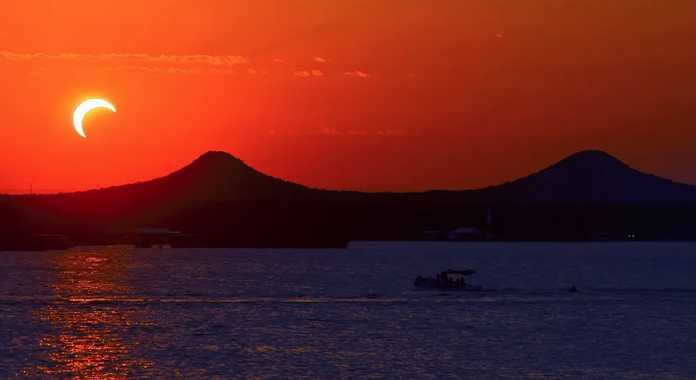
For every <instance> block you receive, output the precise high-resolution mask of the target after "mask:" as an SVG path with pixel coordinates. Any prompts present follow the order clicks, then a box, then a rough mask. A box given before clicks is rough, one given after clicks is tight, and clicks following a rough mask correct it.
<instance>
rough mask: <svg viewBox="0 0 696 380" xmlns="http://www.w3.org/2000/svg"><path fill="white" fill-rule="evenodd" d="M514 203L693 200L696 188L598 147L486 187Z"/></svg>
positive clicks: (500, 197) (501, 197)
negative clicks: (638, 167)
mask: <svg viewBox="0 0 696 380" xmlns="http://www.w3.org/2000/svg"><path fill="white" fill-rule="evenodd" d="M485 191H487V192H489V193H492V194H494V195H495V196H496V197H497V199H502V200H505V201H512V202H551V203H665V202H693V201H694V200H696V188H694V187H693V186H690V185H686V184H680V183H675V182H673V181H670V180H667V179H664V178H660V177H656V176H653V175H650V174H645V173H642V172H640V171H638V170H636V169H634V168H632V167H630V166H628V165H627V164H625V163H624V162H622V161H621V160H619V159H617V158H615V157H613V156H611V155H610V154H607V153H606V152H603V151H598V150H587V151H582V152H579V153H575V154H573V155H571V156H569V157H567V158H565V159H563V160H561V161H560V162H558V163H557V164H555V165H553V166H551V167H549V168H547V169H544V170H542V171H540V172H537V173H534V174H532V175H530V176H528V177H525V178H521V179H518V180H516V181H513V182H510V183H506V184H504V185H501V186H497V187H493V188H490V189H487V190H485Z"/></svg>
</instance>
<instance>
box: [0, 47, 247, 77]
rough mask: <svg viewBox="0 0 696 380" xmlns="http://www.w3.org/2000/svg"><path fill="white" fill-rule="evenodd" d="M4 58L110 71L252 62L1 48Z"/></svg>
mask: <svg viewBox="0 0 696 380" xmlns="http://www.w3.org/2000/svg"><path fill="white" fill-rule="evenodd" d="M0 60H4V61H13V62H24V61H38V62H47V63H50V62H84V63H88V64H93V65H95V66H101V67H102V68H104V69H108V70H119V71H120V70H137V71H152V72H168V73H172V74H178V73H196V72H204V71H206V70H209V69H218V70H220V69H230V68H232V67H234V66H237V65H243V64H248V63H249V60H248V59H247V58H245V57H243V56H237V55H205V54H179V55H176V54H159V55H155V54H142V53H99V54H89V53H70V52H68V53H43V52H29V53H27V52H13V51H8V50H1V51H0Z"/></svg>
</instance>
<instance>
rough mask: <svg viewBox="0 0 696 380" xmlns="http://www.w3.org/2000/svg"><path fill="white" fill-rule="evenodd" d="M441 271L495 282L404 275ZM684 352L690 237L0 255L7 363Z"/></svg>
mask: <svg viewBox="0 0 696 380" xmlns="http://www.w3.org/2000/svg"><path fill="white" fill-rule="evenodd" d="M448 268H451V269H463V268H475V269H478V271H479V273H478V274H477V275H475V276H474V278H473V282H474V283H476V284H479V285H482V286H484V287H485V288H486V289H488V291H484V292H470V293H452V294H448V293H439V292H430V291H417V290H414V289H413V287H412V281H413V279H414V278H415V277H416V276H417V275H432V274H434V273H435V272H437V271H440V270H444V269H448ZM570 284H575V285H576V286H577V287H578V288H580V290H581V292H580V293H569V292H567V291H565V289H566V288H567V287H568V286H570ZM694 358H696V244H687V243H663V244H653V243H626V244H623V243H602V244H515V243H510V244H446V243H442V244H440V243H432V244H429V243H417V244H416V243H397V244H392V243H356V244H352V245H351V247H350V248H349V249H347V250H246V249H239V250H204V249H201V250H198V249H193V250H141V249H133V248H129V247H99V248H79V249H72V250H68V251H55V252H42V253H24V252H0V378H13V377H16V378H56V377H58V378H66V377H67V378H85V379H111V378H113V379H117V378H146V377H154V378H185V379H195V378H215V377H217V378H224V379H228V378H254V379H289V378H291V379H318V378H326V379H335V378H346V379H354V378H355V379H365V378H407V379H445V378H471V379H566V378H568V379H575V378H581V379H583V378H584V379H636V378H642V379H660V378H664V379H682V378H683V379H693V378H696V360H694Z"/></svg>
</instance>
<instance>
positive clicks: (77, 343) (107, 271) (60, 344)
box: [25, 248, 152, 379]
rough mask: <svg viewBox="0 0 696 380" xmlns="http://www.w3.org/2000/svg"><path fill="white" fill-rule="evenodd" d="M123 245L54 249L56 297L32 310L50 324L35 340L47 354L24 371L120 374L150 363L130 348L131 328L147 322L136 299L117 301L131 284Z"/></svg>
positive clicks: (83, 375) (84, 375) (144, 368)
mask: <svg viewBox="0 0 696 380" xmlns="http://www.w3.org/2000/svg"><path fill="white" fill-rule="evenodd" d="M123 254H124V251H123V248H114V249H111V250H103V249H100V251H99V252H90V251H81V250H80V251H78V250H75V251H67V252H60V253H56V256H55V262H54V264H55V268H56V277H55V280H54V282H53V284H52V291H53V293H54V295H55V297H56V298H55V300H56V301H55V302H50V303H48V304H47V305H46V307H44V308H41V309H39V310H38V311H37V312H35V317H36V318H37V319H39V320H40V321H41V322H43V323H45V324H47V325H48V327H49V331H50V332H51V333H50V334H47V335H45V336H43V337H42V338H41V339H40V341H39V345H40V347H41V349H43V350H46V352H47V357H46V360H44V362H42V363H36V366H35V368H33V369H32V370H28V371H25V374H27V375H38V376H50V377H70V378H75V379H121V378H127V377H130V376H132V375H133V373H139V374H143V373H146V372H147V370H148V368H151V367H152V365H151V363H150V362H149V361H147V360H145V359H143V358H141V357H138V355H137V354H136V353H135V352H134V348H135V347H133V345H134V343H133V342H137V339H135V338H134V334H135V332H134V331H136V330H137V329H138V328H142V326H144V325H147V323H145V321H143V320H142V318H141V317H142V315H140V313H139V311H138V309H137V305H132V306H126V307H124V306H123V305H119V303H120V302H121V298H122V297H123V296H124V295H127V294H129V291H131V289H130V288H129V286H128V283H127V278H128V274H127V268H126V267H125V266H124V265H123V257H122V256H123Z"/></svg>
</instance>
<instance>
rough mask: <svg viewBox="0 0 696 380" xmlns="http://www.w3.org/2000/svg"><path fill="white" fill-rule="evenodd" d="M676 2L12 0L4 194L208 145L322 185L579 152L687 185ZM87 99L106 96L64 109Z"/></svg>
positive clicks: (393, 179) (459, 176) (152, 168)
mask: <svg viewBox="0 0 696 380" xmlns="http://www.w3.org/2000/svg"><path fill="white" fill-rule="evenodd" d="M695 40H696V2H694V1H691V0H672V1H669V2H664V1H656V0H651V1H648V0H617V1H610V2H607V1H599V0H598V1H564V0H533V1H532V0H520V1H508V0H497V1H496V0H477V1H468V0H433V1H421V0H365V1H363V0H352V1H348V0H332V1H317V0H292V1H291V0H282V1H280V0H278V1H271V0H268V1H259V2H250V1H232V0H196V1H188V0H182V1H176V2H174V1H169V0H148V1H142V0H121V1H118V2H116V1H93V0H10V1H5V2H3V5H2V12H0V83H2V86H1V87H0V90H1V91H3V95H2V96H0V141H3V149H2V153H1V154H2V159H0V191H2V192H27V191H29V189H30V187H31V186H32V185H33V188H34V189H35V191H57V190H62V191H65V190H75V189H85V188H91V187H96V186H107V185H112V184H121V183H128V182H133V181H137V180H144V179H149V178H152V177H156V176H160V175H163V174H166V173H168V172H169V171H172V170H174V169H176V168H178V167H180V166H182V165H184V164H186V163H187V162H189V161H191V160H192V159H194V158H195V157H196V156H198V155H199V154H201V153H203V152H205V151H207V150H213V149H216V150H225V151H228V152H230V153H232V154H234V155H236V156H238V157H240V158H241V159H243V160H245V161H246V162H247V163H249V164H250V165H252V166H254V167H256V168H258V169H259V170H262V171H264V172H266V173H269V174H272V175H275V176H279V177H283V178H285V179H289V180H292V181H296V182H301V183H304V184H307V185H311V186H318V187H324V188H348V189H361V190H420V189H426V188H470V187H478V186H483V185H488V184H493V183H498V182H501V181H503V180H507V179H510V178H514V177H517V176H520V175H524V174H526V173H528V172H529V171H531V170H534V169H538V168H540V167H541V166H543V165H547V164H549V163H551V162H553V161H555V160H557V159H559V158H561V157H562V156H565V155H567V154H569V153H572V152H574V151H577V150H581V149H586V148H599V149H605V150H607V151H609V152H610V153H612V154H615V155H617V156H619V157H620V158H622V159H625V160H626V161H628V162H629V163H630V164H632V165H634V166H636V167H638V168H640V169H644V170H648V171H652V172H656V173H657V174H660V175H663V176H667V177H671V178H674V179H677V180H681V181H687V182H691V183H696V171H694V170H693V169H692V168H693V164H692V163H693V162H695V161H696V149H693V146H694V143H693V140H694V138H695V137H696V107H694V104H696V103H695V100H696V91H695V90H694V89H695V88H696V49H694V48H693V44H694V41H695ZM94 96H102V97H105V98H107V99H109V100H111V101H112V102H113V103H114V104H115V105H116V107H117V108H118V110H119V112H118V113H116V114H110V113H108V112H105V113H99V112H95V113H94V114H91V115H90V116H89V117H88V119H87V120H86V122H85V125H86V130H87V134H88V136H89V138H88V139H86V140H84V139H82V138H80V137H78V136H77V135H76V134H75V132H74V131H73V129H72V126H71V113H72V110H73V108H74V107H75V106H76V105H77V104H78V103H79V102H80V101H81V100H83V99H85V98H88V97H94Z"/></svg>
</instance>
